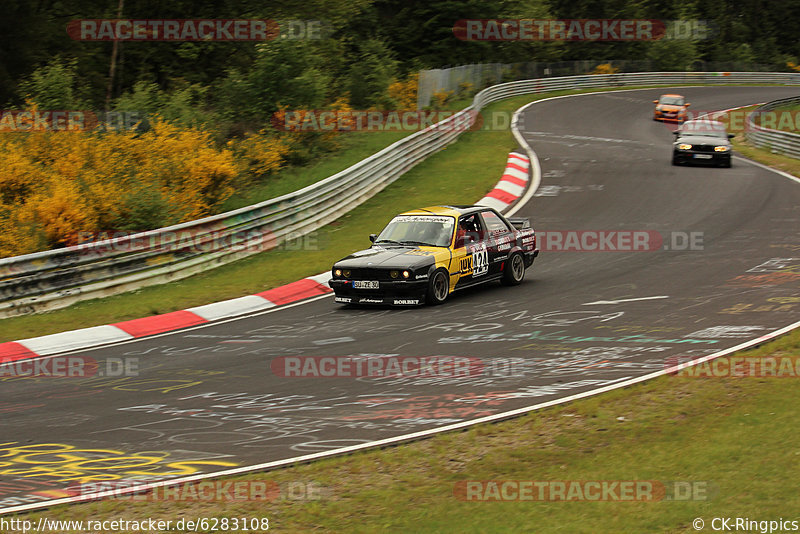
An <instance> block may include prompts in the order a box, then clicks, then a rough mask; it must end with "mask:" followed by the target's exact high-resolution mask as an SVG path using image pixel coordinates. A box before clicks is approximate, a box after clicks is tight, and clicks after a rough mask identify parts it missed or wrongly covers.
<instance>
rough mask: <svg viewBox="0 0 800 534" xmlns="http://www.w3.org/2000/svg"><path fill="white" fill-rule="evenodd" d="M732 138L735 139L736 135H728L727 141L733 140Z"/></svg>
mask: <svg viewBox="0 0 800 534" xmlns="http://www.w3.org/2000/svg"><path fill="white" fill-rule="evenodd" d="M734 137H736V134H728V139H733V138H734Z"/></svg>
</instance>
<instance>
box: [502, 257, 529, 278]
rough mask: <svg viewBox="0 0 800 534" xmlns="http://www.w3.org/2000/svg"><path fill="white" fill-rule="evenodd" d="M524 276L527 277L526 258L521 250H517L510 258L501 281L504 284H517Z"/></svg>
mask: <svg viewBox="0 0 800 534" xmlns="http://www.w3.org/2000/svg"><path fill="white" fill-rule="evenodd" d="M523 278H525V258H523V257H522V254H520V253H519V252H515V253H513V254H512V255H511V257H510V258H508V261H507V262H506V265H505V267H504V268H503V278H502V280H500V282H501V283H502V284H503V285H504V286H516V285H519V284H520V283H521V282H522V279H523Z"/></svg>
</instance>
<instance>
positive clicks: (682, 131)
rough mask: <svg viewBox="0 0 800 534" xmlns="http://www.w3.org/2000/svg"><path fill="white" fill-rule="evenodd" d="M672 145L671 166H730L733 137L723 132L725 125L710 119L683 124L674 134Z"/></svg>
mask: <svg viewBox="0 0 800 534" xmlns="http://www.w3.org/2000/svg"><path fill="white" fill-rule="evenodd" d="M674 134H675V141H674V142H673V143H672V164H673V165H685V164H702V165H716V166H719V167H730V166H731V152H732V146H731V142H730V138H732V137H733V136H734V135H733V134H729V133H728V132H727V131H726V130H725V125H724V124H723V123H721V122H719V121H714V120H710V119H695V120H691V121H686V122H684V123H683V124H682V125H681V127H680V128H679V129H677V130H676V131H675V132H674Z"/></svg>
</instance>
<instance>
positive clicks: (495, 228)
mask: <svg viewBox="0 0 800 534" xmlns="http://www.w3.org/2000/svg"><path fill="white" fill-rule="evenodd" d="M481 216H482V217H483V223H484V228H485V229H486V236H485V241H486V248H487V250H488V253H489V275H497V274H500V273H501V272H502V266H503V262H505V260H506V259H508V251H509V250H511V242H512V240H513V237H514V233H513V232H512V230H511V228H509V227H508V225H507V224H506V223H505V221H504V220H503V219H501V218H500V217H498V216H497V214H496V213H495V212H493V211H492V210H485V211H482V212H481Z"/></svg>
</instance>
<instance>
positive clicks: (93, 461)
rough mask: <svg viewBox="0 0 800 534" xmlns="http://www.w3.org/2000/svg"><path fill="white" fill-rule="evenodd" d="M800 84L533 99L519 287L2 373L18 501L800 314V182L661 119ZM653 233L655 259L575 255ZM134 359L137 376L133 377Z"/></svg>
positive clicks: (291, 441)
mask: <svg viewBox="0 0 800 534" xmlns="http://www.w3.org/2000/svg"><path fill="white" fill-rule="evenodd" d="M797 91H798V89H797V88H792V87H730V88H724V87H695V88H683V89H680V90H678V89H675V90H667V89H652V90H650V89H648V90H639V91H625V92H614V93H605V94H594V95H585V96H577V97H572V98H560V99H553V100H548V101H545V102H542V103H539V104H535V105H532V106H530V107H529V108H528V109H527V110H526V112H525V114H524V116H523V118H522V120H521V123H520V124H521V130H522V132H523V134H524V136H525V138H526V139H527V140H528V142H529V143H530V144H531V146H532V147H533V148H534V150H535V151H536V153H537V154H538V156H539V160H540V165H541V170H542V181H541V185H540V187H539V189H538V190H537V192H536V194H535V195H534V197H533V198H532V200H531V201H530V202H528V204H527V205H525V206H524V207H522V209H520V210H519V211H518V212H517V214H516V216H528V217H530V218H531V220H532V222H533V224H534V227H535V228H536V229H537V231H540V232H544V234H543V236H542V237H540V242H539V247H540V248H542V252H541V254H540V256H539V258H538V259H537V260H536V262H535V263H534V266H533V267H532V268H531V269H529V270H528V271H527V273H526V279H525V281H524V282H523V284H522V285H521V286H519V287H515V288H506V287H503V286H500V285H499V284H491V285H489V286H485V287H482V288H478V289H474V290H468V291H466V292H462V293H458V294H455V295H453V296H452V297H451V299H450V301H449V302H448V303H446V304H445V305H444V306H440V307H433V308H429V307H426V308H420V309H349V308H344V307H341V306H339V305H337V304H335V303H334V302H333V299H332V298H330V297H329V296H326V297H322V298H317V299H314V300H312V301H310V302H305V303H301V304H300V305H296V306H287V307H284V308H280V309H278V310H275V311H273V312H271V313H262V314H260V315H255V316H251V317H247V318H243V319H239V320H234V321H228V322H223V323H211V324H210V325H207V326H205V327H197V328H191V329H186V330H182V331H179V332H177V333H173V334H168V335H160V336H153V337H149V338H144V339H140V340H138V341H135V342H128V343H123V344H119V345H114V346H111V347H106V348H101V349H96V350H89V351H84V352H81V353H78V354H72V356H80V357H84V358H87V359H88V358H92V359H95V360H97V361H98V363H99V366H100V367H99V368H100V369H101V370H102V371H103V373H104V374H105V375H106V376H99V375H98V376H95V377H91V378H60V379H53V378H46V377H45V378H36V379H30V378H5V379H4V381H3V383H2V386H0V412H1V413H2V425H0V509H9V508H13V507H15V506H18V505H22V504H25V503H33V502H39V501H46V500H48V499H53V498H58V497H67V496H69V495H71V494H72V493H71V492H70V491H65V488H74V487H75V486H76V485H78V484H81V483H91V482H99V481H105V480H109V481H114V480H131V479H136V480H163V479H169V478H176V477H183V476H189V475H194V474H199V473H210V472H218V471H224V470H228V469H231V468H235V467H241V466H248V465H254V464H262V463H265V462H270V461H274V460H281V459H286V458H291V457H296V456H301V455H305V454H310V453H316V452H321V451H329V450H332V449H336V448H340V447H345V446H350V445H358V444H363V443H368V442H370V441H374V440H379V439H386V438H391V437H393V436H399V435H404V434H409V433H413V432H417V431H421V430H426V429H431V428H436V427H440V426H445V425H448V424H452V423H457V422H461V421H467V420H470V419H475V418H478V417H482V416H487V415H492V414H498V413H502V412H507V411H509V410H513V409H516V408H521V407H525V406H530V405H533V404H537V403H540V402H543V401H548V400H552V399H556V398H559V397H565V396H570V395H574V394H576V393H579V392H581V391H586V390H590V389H594V388H597V387H599V386H605V385H610V384H614V383H615V382H619V381H622V380H625V379H627V378H630V377H635V376H637V375H642V374H646V373H650V372H652V371H657V370H661V369H664V368H665V367H667V366H669V365H670V364H674V363H675V362H677V361H683V360H688V359H690V358H694V357H698V356H702V355H707V354H711V353H714V352H717V351H720V350H722V349H724V348H726V347H731V346H734V345H738V344H740V343H742V342H744V341H747V340H749V339H753V338H757V337H759V336H762V335H764V334H766V333H768V332H770V331H774V330H776V329H778V328H780V327H783V326H786V325H789V324H791V323H793V322H795V321H797V320H798V319H800V232H799V231H798V230H799V229H800V183H796V182H794V181H791V180H789V179H787V178H786V177H783V176H780V175H778V174H775V173H773V172H769V171H767V170H765V169H762V168H760V167H757V166H754V165H751V164H750V163H748V162H746V161H744V160H743V159H740V158H736V159H734V162H733V168H731V169H719V168H704V167H673V166H672V165H671V164H670V156H671V140H672V135H671V133H670V128H669V127H668V126H666V125H664V124H661V123H656V122H654V121H652V120H651V112H652V107H653V104H652V100H653V99H654V98H657V97H658V95H659V94H661V93H665V92H680V93H682V94H684V95H686V96H687V98H688V100H689V101H690V102H691V103H692V107H691V108H690V110H692V111H695V112H696V111H711V110H718V109H725V108H731V107H734V106H740V105H746V104H752V103H756V102H764V101H768V100H774V99H777V98H782V97H786V96H790V95H795V94H797ZM447 201H448V199H446V198H443V199H442V202H443V203H447ZM375 230H376V231H377V230H379V228H376V229H375ZM576 232H584V233H576ZM587 232H591V233H587ZM610 232H615V233H614V234H610ZM601 233H602V234H601ZM643 235H646V236H648V241H647V247H646V248H647V250H625V251H620V250H613V251H602V252H598V251H594V250H586V251H575V250H574V249H575V246H576V244H580V243H581V240H583V243H584V244H585V245H586V246H587V248H592V246H593V244H594V245H597V244H598V241H597V240H595V238H598V239H599V240H601V241H602V240H605V241H603V243H602V245H603V246H604V247H606V248H608V247H610V246H614V247H617V246H618V245H620V243H621V244H622V247H623V248H625V242H624V241H620V237H621V236H628V237H630V238H631V239H635V238H636V237H637V236H639V237H641V236H643ZM598 236H602V237H598ZM364 244H365V246H366V245H367V244H368V241H367V236H364ZM629 244H630V243H629ZM639 244H641V242H639ZM559 248H561V249H563V248H567V250H558V249H559ZM627 248H631V247H630V246H628V247H627ZM651 249H652V250H651ZM287 356H290V357H294V356H352V357H354V358H362V359H363V360H364V361H366V360H373V359H380V358H384V359H386V358H391V357H392V356H398V357H430V356H467V357H472V358H476V359H478V360H476V361H477V362H479V363H480V372H475V373H471V376H436V377H412V376H406V377H391V378H368V377H361V378H344V377H336V378H334V377H317V378H290V377H282V376H279V374H280V373H277V374H276V372H275V370H277V369H279V367H280V365H279V363H280V362H283V360H276V359H277V358H281V357H287ZM120 362H122V363H123V364H124V363H125V362H127V363H128V364H129V365H133V366H135V367H136V372H138V376H131V375H133V374H134V369H133V368H132V367H131V368H129V371H131V372H130V373H128V375H129V376H124V373H123V376H116V375H119V373H118V372H117V371H118V367H119V363H120ZM108 375H115V376H108Z"/></svg>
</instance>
